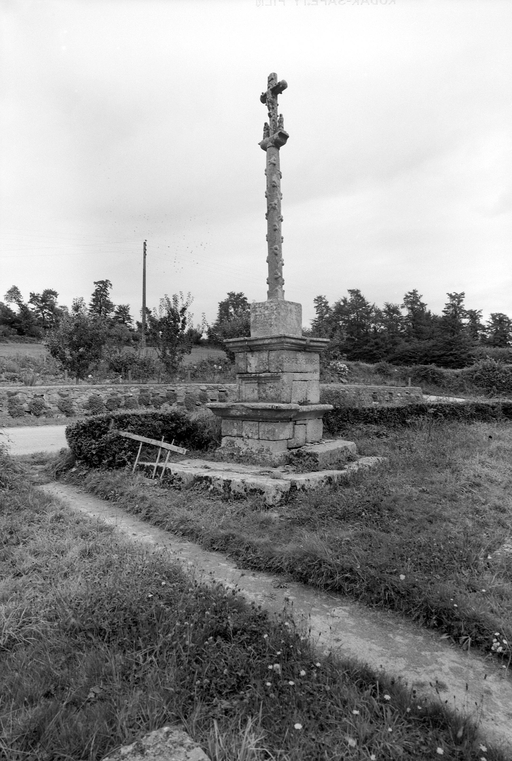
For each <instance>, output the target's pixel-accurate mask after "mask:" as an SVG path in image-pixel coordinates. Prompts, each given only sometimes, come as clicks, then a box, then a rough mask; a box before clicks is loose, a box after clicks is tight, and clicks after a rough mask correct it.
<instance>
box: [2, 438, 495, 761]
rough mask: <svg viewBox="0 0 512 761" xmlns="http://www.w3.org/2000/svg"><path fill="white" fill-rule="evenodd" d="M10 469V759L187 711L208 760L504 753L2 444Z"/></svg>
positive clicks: (128, 732)
mask: <svg viewBox="0 0 512 761" xmlns="http://www.w3.org/2000/svg"><path fill="white" fill-rule="evenodd" d="M0 466H1V467H0V473H1V476H0V488H1V490H2V492H1V497H2V510H1V511H0V572H1V577H2V579H3V581H2V587H1V608H0V615H1V627H0V737H1V740H0V757H2V758H6V759H9V760H10V761H18V759H24V760H25V761H54V760H55V761H57V759H59V760H61V759H83V760H84V761H86V760H87V761H96V760H97V759H101V758H102V757H103V756H104V755H105V754H106V753H108V752H109V751H110V750H112V749H113V748H114V747H117V746H119V745H121V744H123V743H127V742H131V741H133V740H134V739H135V738H136V737H138V736H140V735H142V734H144V733H145V732H147V731H150V730H153V729H155V728H158V727H161V726H163V725H165V724H169V723H174V722H180V723H183V724H184V725H185V727H186V729H187V730H188V731H189V733H190V734H191V735H192V736H193V737H194V739H195V740H196V741H198V742H200V743H201V744H202V745H203V747H204V748H205V749H206V750H207V752H208V754H209V755H210V757H211V758H212V761H235V760H238V761H240V759H241V758H243V759H245V760H246V761H263V760H264V759H279V761H292V759H293V761H306V759H307V761H311V760H313V761H314V760H315V759H318V760H319V761H320V759H335V758H344V759H354V760H356V759H357V760H358V761H359V760H360V761H362V760H363V759H364V760H365V761H368V760H369V759H370V760H373V761H377V759H379V761H380V760H381V759H397V758H401V759H415V760H416V761H417V760H418V759H425V760H426V759H432V758H436V757H437V756H438V755H442V756H443V757H444V758H446V759H459V760H461V761H462V759H464V760H467V761H473V760H475V761H476V759H482V757H484V758H485V759H487V761H504V759H505V756H504V755H503V754H502V753H500V752H498V751H497V750H495V749H492V748H490V747H488V748H486V750H485V752H484V751H483V749H482V744H481V742H480V741H479V740H478V739H477V736H476V730H475V727H474V725H472V724H471V723H470V722H467V721H465V720H464V719H463V718H461V717H460V716H458V715H455V714H454V713H451V712H450V711H449V710H448V709H447V708H446V707H445V706H444V705H441V704H440V705H431V704H426V703H424V702H422V701H420V700H418V698H417V697H416V696H415V695H414V693H413V692H409V691H408V690H406V689H405V688H404V687H403V686H402V685H401V684H399V683H393V682H392V681H390V680H389V679H386V678H385V677H382V676H379V677H377V676H376V675H375V674H374V673H372V672H371V671H370V670H369V669H367V668H365V667H361V666H360V665H358V664H356V663H352V662H340V661H338V660H336V659H334V658H332V657H318V655H317V654H315V653H314V652H313V651H312V650H311V647H310V645H309V643H308V641H307V639H306V638H305V636H303V634H302V633H301V632H300V631H297V630H296V628H295V626H294V624H293V622H292V621H291V620H287V619H285V618H282V619H280V620H271V619H270V618H269V617H268V616H267V615H266V614H265V613H264V612H262V611H261V610H259V609H257V608H255V607H251V606H248V605H247V604H245V603H244V602H243V601H242V600H241V599H240V598H239V597H237V596H236V595H235V594H234V593H232V592H228V591H226V590H225V589H224V588H222V587H220V586H203V585H199V584H197V583H195V582H194V581H192V580H191V579H190V578H188V577H186V576H185V575H184V574H183V572H182V571H181V570H180V569H179V568H178V567H177V566H173V565H172V564H170V563H169V560H168V558H166V557H165V556H163V555H162V554H159V553H153V554H148V553H146V552H142V551H139V550H137V549H134V548H133V546H131V545H129V544H127V543H125V542H122V541H120V540H118V539H116V538H115V537H114V535H113V533H112V531H111V529H109V528H106V527H102V526H101V525H98V524H97V523H93V522H92V521H89V520H87V519H85V518H82V517H78V516H77V515H76V514H74V513H70V512H69V511H68V510H67V509H66V508H64V507H63V506H61V505H59V504H56V503H54V502H52V500H51V499H50V498H49V497H47V496H46V495H44V494H42V493H41V492H38V491H35V490H34V489H33V488H32V487H30V485H29V479H28V477H27V476H28V474H27V472H26V471H24V470H23V469H22V468H20V467H19V466H15V465H14V464H13V463H12V461H11V460H9V459H8V458H7V457H6V456H5V454H4V453H1V452H0Z"/></svg>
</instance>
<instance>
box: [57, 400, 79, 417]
mask: <svg viewBox="0 0 512 761" xmlns="http://www.w3.org/2000/svg"><path fill="white" fill-rule="evenodd" d="M57 408H58V409H59V410H60V412H62V413H63V415H65V416H66V417H73V416H74V414H75V407H74V405H73V402H72V400H71V399H70V398H69V397H61V398H60V399H59V401H58V402H57Z"/></svg>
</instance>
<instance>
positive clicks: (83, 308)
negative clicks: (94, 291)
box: [71, 296, 88, 314]
mask: <svg viewBox="0 0 512 761" xmlns="http://www.w3.org/2000/svg"><path fill="white" fill-rule="evenodd" d="M87 312H88V309H87V304H86V303H85V299H84V297H83V296H77V297H76V298H74V299H73V301H72V302H71V314H87Z"/></svg>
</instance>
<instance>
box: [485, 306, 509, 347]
mask: <svg viewBox="0 0 512 761" xmlns="http://www.w3.org/2000/svg"><path fill="white" fill-rule="evenodd" d="M485 330H486V334H487V337H486V343H487V344H488V345H489V346H497V347H501V348H505V347H508V346H512V320H511V319H510V317H507V315H506V314H503V312H493V313H492V314H491V316H490V317H489V320H488V321H487V325H486V328H485Z"/></svg>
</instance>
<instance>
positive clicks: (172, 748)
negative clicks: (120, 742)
mask: <svg viewBox="0 0 512 761" xmlns="http://www.w3.org/2000/svg"><path fill="white" fill-rule="evenodd" d="M103 761H210V759H209V758H208V756H207V755H206V754H205V752H204V751H203V750H202V749H201V748H200V747H199V745H198V744H197V743H195V742H194V741H193V740H192V738H191V737H190V736H189V735H188V734H187V733H186V732H185V731H184V730H183V729H181V728H180V727H163V728H162V729H157V730H155V731H154V732H150V733H149V734H147V735H144V737H142V738H141V739H140V740H137V741H136V742H134V743H132V744H131V745H124V746H123V747H122V748H118V749H117V750H115V751H114V752H113V753H110V754H109V755H108V756H106V757H105V758H104V759H103Z"/></svg>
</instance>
